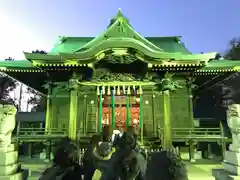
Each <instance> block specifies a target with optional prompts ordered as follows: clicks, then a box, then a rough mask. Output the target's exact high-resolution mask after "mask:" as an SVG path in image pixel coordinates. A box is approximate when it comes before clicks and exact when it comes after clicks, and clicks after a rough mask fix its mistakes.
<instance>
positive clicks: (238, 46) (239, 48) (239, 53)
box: [224, 37, 240, 60]
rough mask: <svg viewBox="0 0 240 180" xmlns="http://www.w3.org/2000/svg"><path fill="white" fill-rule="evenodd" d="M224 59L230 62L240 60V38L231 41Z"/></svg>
mask: <svg viewBox="0 0 240 180" xmlns="http://www.w3.org/2000/svg"><path fill="white" fill-rule="evenodd" d="M224 57H225V59H230V60H240V37H238V38H232V39H231V40H230V43H229V48H228V50H227V52H226V53H225V56H224Z"/></svg>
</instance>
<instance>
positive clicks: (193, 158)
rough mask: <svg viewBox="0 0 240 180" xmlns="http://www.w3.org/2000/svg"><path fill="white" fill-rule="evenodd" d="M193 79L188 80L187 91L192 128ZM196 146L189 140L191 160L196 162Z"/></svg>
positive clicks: (192, 125)
mask: <svg viewBox="0 0 240 180" xmlns="http://www.w3.org/2000/svg"><path fill="white" fill-rule="evenodd" d="M192 81H193V79H191V78H190V79H188V80H187V91H188V114H189V115H188V117H189V120H190V126H191V128H194V114H193V102H192V101H193V95H192ZM194 150H195V146H194V142H193V141H192V140H190V141H189V161H190V162H194V161H195V157H194V155H195V152H194Z"/></svg>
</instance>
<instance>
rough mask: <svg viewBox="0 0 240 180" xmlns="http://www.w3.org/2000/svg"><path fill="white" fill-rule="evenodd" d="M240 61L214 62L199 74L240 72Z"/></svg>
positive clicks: (200, 70)
mask: <svg viewBox="0 0 240 180" xmlns="http://www.w3.org/2000/svg"><path fill="white" fill-rule="evenodd" d="M239 71H240V60H239V61H231V60H212V61H210V62H209V63H208V64H207V65H206V66H205V67H203V68H201V69H199V70H198V71H197V72H239Z"/></svg>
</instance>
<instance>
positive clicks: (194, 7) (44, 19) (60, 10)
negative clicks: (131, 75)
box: [0, 0, 240, 59]
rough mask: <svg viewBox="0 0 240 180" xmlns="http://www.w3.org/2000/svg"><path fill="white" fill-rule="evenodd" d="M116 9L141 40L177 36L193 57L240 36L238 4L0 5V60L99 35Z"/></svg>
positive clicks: (54, 1) (147, 0)
mask: <svg viewBox="0 0 240 180" xmlns="http://www.w3.org/2000/svg"><path fill="white" fill-rule="evenodd" d="M118 8H121V9H122V12H123V13H124V15H125V16H126V17H127V18H128V19H129V20H130V23H131V24H132V26H133V27H134V29H135V30H136V31H137V32H139V33H140V34H142V35H143V36H182V41H183V42H184V43H185V44H186V46H187V47H188V49H189V50H190V51H192V52H194V53H199V52H224V50H226V48H227V46H228V42H229V40H230V39H231V38H233V37H236V36H240V10H239V9H240V0H41V1H40V0H0V23H1V28H0V31H1V33H0V40H1V43H0V59H4V58H6V57H9V56H11V57H13V58H15V59H23V58H24V57H23V54H22V51H31V50H36V49H43V50H46V51H49V50H51V49H52V48H53V46H54V44H55V42H56V40H57V37H58V36H88V37H89V36H90V37H95V36H98V35H99V34H101V33H102V32H103V31H104V30H105V29H106V27H107V25H108V24H109V20H110V19H111V18H112V17H113V16H114V15H115V14H116V13H117V11H118Z"/></svg>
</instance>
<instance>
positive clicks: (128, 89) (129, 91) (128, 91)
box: [127, 86, 131, 95]
mask: <svg viewBox="0 0 240 180" xmlns="http://www.w3.org/2000/svg"><path fill="white" fill-rule="evenodd" d="M127 94H128V95H130V94H131V89H130V86H128V88H127Z"/></svg>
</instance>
